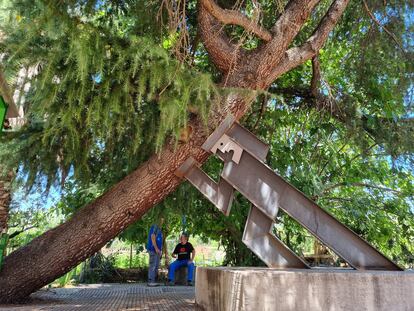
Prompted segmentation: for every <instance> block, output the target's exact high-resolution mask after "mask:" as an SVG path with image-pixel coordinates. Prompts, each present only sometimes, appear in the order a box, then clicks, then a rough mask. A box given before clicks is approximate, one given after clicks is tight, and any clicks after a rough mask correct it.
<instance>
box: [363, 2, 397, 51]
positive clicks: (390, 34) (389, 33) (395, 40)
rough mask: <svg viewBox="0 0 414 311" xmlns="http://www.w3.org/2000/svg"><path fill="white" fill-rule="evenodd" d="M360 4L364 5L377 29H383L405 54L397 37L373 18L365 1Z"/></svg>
mask: <svg viewBox="0 0 414 311" xmlns="http://www.w3.org/2000/svg"><path fill="white" fill-rule="evenodd" d="M362 3H363V4H364V9H365V11H366V12H367V14H368V15H369V17H370V18H371V19H372V20H373V21H374V22H375V24H377V25H378V27H380V28H382V29H384V31H385V32H386V33H387V34H388V35H389V36H390V37H391V38H392V39H393V40H394V42H395V43H396V44H397V46H398V47H399V48H400V49H401V50H402V51H403V52H404V53H405V50H404V48H403V46H402V45H401V43H400V42H399V41H398V39H397V37H396V36H395V35H394V34H393V33H392V32H391V31H389V30H388V29H387V28H386V27H385V26H384V25H382V24H381V23H380V22H379V20H378V19H377V18H376V17H375V15H374V14H373V13H372V12H371V10H370V9H369V7H368V4H367V2H366V1H365V0H362Z"/></svg>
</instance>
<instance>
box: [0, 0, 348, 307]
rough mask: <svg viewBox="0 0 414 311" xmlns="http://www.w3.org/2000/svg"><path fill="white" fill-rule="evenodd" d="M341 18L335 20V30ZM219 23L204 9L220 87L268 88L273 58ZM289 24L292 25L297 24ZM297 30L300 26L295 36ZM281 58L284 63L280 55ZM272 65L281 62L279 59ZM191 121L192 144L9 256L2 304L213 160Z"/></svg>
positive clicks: (0, 284)
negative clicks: (189, 163)
mask: <svg viewBox="0 0 414 311" xmlns="http://www.w3.org/2000/svg"><path fill="white" fill-rule="evenodd" d="M348 1H349V0H336V1H335V2H346V3H347V2H348ZM293 2H295V1H292V3H293ZM312 3H316V2H315V1H313V2H312ZM290 7H291V10H290V11H289V12H290V13H292V15H291V16H293V17H292V18H295V17H296V18H297V24H300V23H302V24H303V23H304V22H305V20H304V18H303V14H293V13H295V12H293V8H294V7H295V6H290ZM296 10H298V11H299V10H301V8H300V7H298V8H296ZM296 13H297V12H296ZM306 14H307V13H306ZM339 16H340V14H339ZM339 16H337V19H336V20H332V27H333V25H335V23H336V21H337V20H338V19H339ZM219 22H220V21H218V20H217V19H215V18H214V17H213V16H212V15H211V14H210V13H209V12H208V11H207V10H206V8H203V6H199V20H198V23H199V30H200V32H201V37H202V40H203V42H204V45H205V47H206V49H207V51H208V52H209V56H210V59H211V61H212V62H213V63H214V64H215V65H216V66H217V68H219V69H220V70H221V71H222V72H223V76H224V78H223V81H222V82H221V84H222V85H227V86H232V87H236V88H247V89H249V88H250V89H265V88H267V87H268V86H269V84H270V83H266V81H267V80H266V79H268V77H269V75H271V74H272V69H273V68H272V67H266V66H259V65H263V62H268V61H269V57H270V56H269V55H266V57H265V55H263V54H260V51H259V52H257V53H256V52H255V53H249V54H247V52H245V51H243V50H241V49H240V48H239V47H237V46H235V45H234V44H232V43H231V41H230V39H229V38H228V37H227V36H226V35H225V34H224V33H223V32H222V31H221V30H220V29H219V28H217V27H218V26H219V24H220V23H219ZM290 22H292V23H293V22H294V20H290ZM298 27H299V26H297V27H295V29H294V31H295V32H296V31H297V30H298ZM299 28H300V27H299ZM287 31H289V30H287ZM294 35H295V34H291V35H289V36H286V35H283V36H281V39H280V40H282V41H283V40H285V39H283V38H284V37H287V38H288V39H289V40H291V39H292V38H293V37H294ZM274 40H276V39H275V38H273V39H272V41H271V42H272V44H276V43H277V42H276V41H274ZM281 43H283V46H286V47H287V46H288V45H289V44H288V43H286V42H281ZM265 52H266V49H264V50H262V53H265ZM280 54H283V53H280ZM272 55H276V54H274V53H273V54H272ZM242 56H246V57H242ZM277 57H278V58H280V55H278V56H277ZM249 60H250V61H251V62H249ZM271 61H272V62H273V63H278V61H277V59H276V60H275V59H272V60H271ZM305 61H306V59H303V62H305ZM259 67H260V72H261V75H256V76H255V77H254V79H252V77H251V74H252V73H253V74H254V73H257V72H258V68H259ZM233 69H234V70H233ZM283 73H284V72H282V71H280V72H279V73H278V74H279V76H280V75H281V74H283ZM275 78H277V76H275ZM248 102H249V99H248V98H247V97H241V96H240V95H234V94H233V95H229V96H228V97H227V98H226V100H225V101H224V104H223V106H222V109H221V110H220V111H214V112H212V115H211V117H210V118H209V120H210V127H211V128H210V130H212V129H213V128H214V127H215V126H217V125H218V124H219V123H220V122H221V121H222V120H223V119H224V118H225V117H226V116H227V114H228V113H232V114H233V115H235V116H236V117H237V118H240V117H241V116H243V115H244V114H245V112H246V111H247V109H248ZM190 122H191V126H192V128H193V132H192V136H191V138H190V140H189V141H188V142H186V143H183V144H181V145H179V146H178V147H177V148H176V149H175V150H174V149H173V147H172V146H171V145H167V146H166V147H164V149H163V150H162V151H161V152H160V154H158V155H154V156H152V157H151V158H150V160H148V161H147V162H146V163H144V164H142V165H141V166H140V167H139V168H138V169H136V170H135V171H134V172H133V173H131V174H130V175H128V176H127V177H125V178H124V179H123V180H122V181H121V182H119V183H118V184H117V185H115V186H113V187H112V188H111V189H110V190H108V191H107V192H106V193H105V194H103V195H102V196H101V197H99V198H98V199H97V200H96V201H94V202H92V203H91V204H89V205H87V206H85V207H84V208H82V209H81V210H80V211H79V212H77V213H76V214H75V215H74V216H73V217H72V218H71V219H70V220H68V221H67V222H66V223H64V224H61V225H59V226H58V227H56V228H54V229H52V230H49V231H48V232H46V233H44V234H43V235H41V236H39V237H37V238H36V239H34V240H33V241H32V242H30V243H29V244H28V245H26V246H24V247H22V248H20V249H18V250H16V251H15V252H13V253H12V254H10V255H9V256H8V257H6V260H5V264H4V267H3V270H2V271H1V272H0V303H6V302H13V301H18V300H19V299H22V298H24V297H26V296H28V295H29V294H30V293H32V292H34V291H35V290H37V289H39V288H41V287H42V286H45V285H47V284H48V283H50V282H52V281H54V280H55V279H56V278H57V277H59V276H61V275H63V274H65V273H66V272H68V271H70V270H71V269H72V268H73V267H75V266H76V265H77V264H79V263H80V262H82V261H83V260H85V259H87V258H88V257H90V256H91V255H92V254H94V253H95V252H97V251H98V250H99V249H101V248H102V247H103V246H104V245H105V243H106V242H107V241H109V240H110V239H112V238H114V237H116V236H117V235H118V234H119V233H120V232H121V231H122V230H123V229H125V228H126V227H127V226H128V225H130V224H131V223H133V222H135V221H137V220H138V219H140V218H141V216H142V215H144V214H145V213H146V212H147V211H148V210H149V209H150V208H151V207H153V206H154V205H155V204H157V203H159V202H160V201H162V200H163V199H164V198H165V197H166V196H167V195H168V194H169V193H171V192H172V191H173V190H174V189H176V188H177V186H178V185H179V184H180V183H181V180H180V179H179V178H177V177H176V176H175V174H174V173H175V171H176V170H177V169H178V167H179V166H180V165H181V164H182V163H183V162H184V161H185V160H186V159H187V158H188V157H190V156H191V157H193V158H195V159H196V160H197V161H198V162H200V163H203V162H204V161H205V160H206V159H207V158H208V156H209V154H208V153H206V152H205V151H204V150H202V149H201V145H202V144H203V142H204V141H205V139H206V138H207V135H208V131H206V129H205V127H204V126H203V125H202V122H201V121H200V120H198V119H197V118H195V119H193V120H191V121H190Z"/></svg>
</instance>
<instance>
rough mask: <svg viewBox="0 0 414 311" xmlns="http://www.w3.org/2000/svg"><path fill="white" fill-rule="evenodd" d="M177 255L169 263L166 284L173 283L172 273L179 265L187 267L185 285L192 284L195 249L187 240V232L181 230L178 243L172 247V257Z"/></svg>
mask: <svg viewBox="0 0 414 311" xmlns="http://www.w3.org/2000/svg"><path fill="white" fill-rule="evenodd" d="M177 255H178V258H177V260H175V261H174V262H173V263H172V264H170V267H169V271H168V284H169V285H174V275H175V271H176V270H177V269H179V268H181V267H187V268H188V272H187V285H189V286H192V285H193V275H194V269H195V266H194V262H193V260H194V257H195V249H194V247H193V245H191V243H190V242H188V233H186V232H183V233H182V234H181V236H180V243H178V244H177V246H176V247H175V249H174V252H173V253H172V257H174V258H176V257H177Z"/></svg>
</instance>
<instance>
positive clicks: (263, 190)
mask: <svg viewBox="0 0 414 311" xmlns="http://www.w3.org/2000/svg"><path fill="white" fill-rule="evenodd" d="M202 148H203V149H204V150H206V151H209V152H212V153H213V154H215V155H216V156H218V157H219V158H220V159H221V160H222V161H223V162H224V167H223V171H222V173H221V178H220V181H219V182H218V183H216V182H215V181H214V180H212V179H211V178H210V177H209V176H208V175H207V174H206V173H204V172H203V171H202V170H201V169H200V168H199V166H200V165H199V163H198V162H197V161H196V160H194V159H193V158H189V159H187V160H186V161H185V162H184V163H183V164H182V165H181V166H180V168H179V169H178V170H177V172H176V174H177V176H179V177H182V178H186V179H187V180H189V181H190V183H191V184H193V185H194V186H195V187H196V188H197V189H198V190H199V191H200V192H201V193H202V194H203V195H204V196H205V197H206V198H207V199H208V200H210V201H211V202H212V203H213V204H214V205H215V206H216V207H217V208H218V209H219V210H220V211H221V212H223V213H224V214H225V215H229V213H230V208H231V204H232V199H233V193H234V190H237V191H238V192H240V193H241V194H242V195H243V196H245V197H246V198H247V199H248V200H249V201H250V202H251V203H252V207H251V209H250V212H249V216H248V219H247V223H246V227H245V230H244V233H243V242H244V243H245V244H246V245H247V246H248V247H249V248H250V249H251V250H252V251H253V252H254V253H255V254H256V255H257V256H259V257H260V258H261V259H262V260H263V261H264V262H265V263H266V264H267V265H268V266H269V267H273V268H303V269H308V268H310V267H309V266H308V265H307V263H306V262H305V261H304V260H302V259H301V258H300V257H299V256H297V255H296V254H295V253H294V252H293V251H292V250H290V249H289V248H288V247H287V246H286V245H285V244H284V243H283V242H282V241H281V240H279V239H278V238H277V237H276V236H275V235H274V234H273V233H272V229H273V225H274V219H275V218H276V216H277V213H278V211H279V208H280V209H282V210H283V211H284V212H286V213H287V214H288V215H289V216H291V217H292V218H293V219H295V220H296V221H298V222H299V223H300V224H301V225H302V226H304V227H305V228H306V229H308V230H309V231H310V232H311V233H312V234H313V235H314V236H315V237H316V238H318V239H319V240H320V241H321V242H322V243H324V244H325V245H326V246H328V247H329V248H331V249H332V250H333V251H334V252H336V253H337V254H338V255H339V256H340V257H341V258H343V259H344V260H345V261H347V262H348V263H349V265H350V266H352V267H353V268H355V269H361V270H402V269H401V268H400V267H399V266H398V265H396V264H395V263H394V262H392V261H391V260H389V259H388V258H387V257H385V256H384V255H383V254H381V253H380V252H379V251H377V250H376V249H375V248H374V247H372V246H371V245H370V244H369V243H368V242H366V241H365V240H363V239H362V238H360V237H359V236H358V235H357V234H356V233H354V232H353V231H352V230H350V229H349V228H347V227H346V226H345V225H343V224H342V223H340V222H339V221H338V220H336V219H335V218H334V217H333V216H332V215H331V214H329V213H328V212H326V211H325V210H323V209H322V208H321V207H319V206H318V205H317V204H316V203H315V202H313V201H312V200H310V199H309V198H307V197H306V196H305V195H304V194H303V193H302V192H300V191H299V190H298V189H296V188H295V187H293V186H292V185H291V184H289V183H288V182H287V181H285V180H284V179H283V178H282V177H280V176H279V175H278V174H276V173H275V172H274V171H273V170H272V169H271V168H270V167H268V166H267V165H266V164H265V159H266V155H267V152H268V150H269V147H268V146H267V145H266V144H265V143H264V142H262V141H261V140H259V139H258V138H257V137H256V136H255V135H253V134H252V133H250V132H249V131H248V130H246V129H245V128H243V127H242V126H241V125H240V124H238V123H237V122H235V118H234V117H233V116H229V117H227V118H226V119H225V120H224V121H223V123H222V124H221V125H220V126H219V127H218V128H217V129H216V130H215V131H214V132H213V133H212V134H211V135H210V137H209V138H208V139H207V140H206V141H205V143H204V144H203V146H202Z"/></svg>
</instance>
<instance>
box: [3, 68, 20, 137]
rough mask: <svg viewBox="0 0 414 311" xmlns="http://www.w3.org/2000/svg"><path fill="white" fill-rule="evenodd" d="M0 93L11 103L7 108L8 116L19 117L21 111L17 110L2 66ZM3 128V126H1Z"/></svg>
mask: <svg viewBox="0 0 414 311" xmlns="http://www.w3.org/2000/svg"><path fill="white" fill-rule="evenodd" d="M0 95H2V96H3V98H4V100H5V101H6V104H7V105H9V109H8V110H7V116H6V117H7V118H17V117H18V116H19V111H18V110H17V107H16V104H15V103H14V100H13V92H12V90H11V88H10V87H9V84H8V83H7V81H6V77H5V76H4V74H3V68H2V67H1V66H0ZM0 129H1V126H0Z"/></svg>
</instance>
